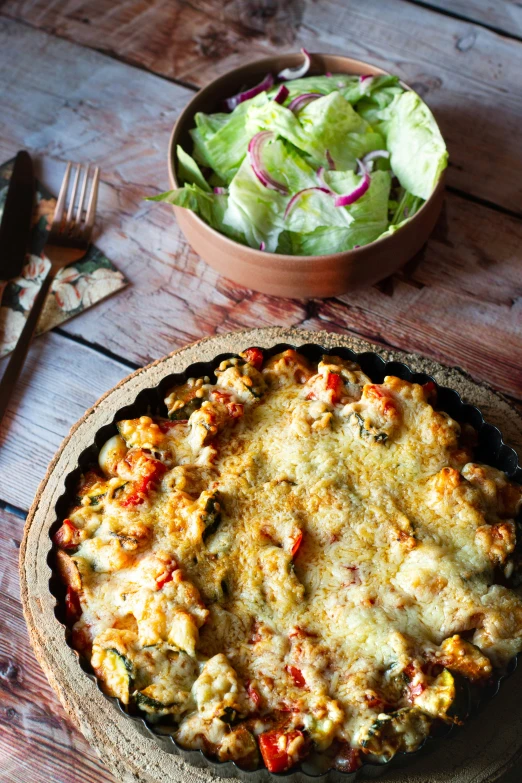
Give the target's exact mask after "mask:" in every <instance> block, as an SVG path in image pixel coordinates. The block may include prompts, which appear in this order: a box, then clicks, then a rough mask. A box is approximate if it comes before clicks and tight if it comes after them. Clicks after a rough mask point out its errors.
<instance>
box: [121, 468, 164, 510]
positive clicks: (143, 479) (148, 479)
mask: <svg viewBox="0 0 522 783" xmlns="http://www.w3.org/2000/svg"><path fill="white" fill-rule="evenodd" d="M147 463H148V464H147V472H146V473H145V475H143V476H140V478H139V479H138V480H137V481H136V482H135V484H134V491H133V492H132V493H131V494H130V495H129V496H128V497H126V498H125V500H122V501H121V503H120V505H121V506H123V507H124V508H128V507H130V506H139V504H140V503H143V501H144V500H145V498H146V496H147V492H148V491H149V490H150V489H151V488H152V486H153V485H154V484H155V483H156V482H157V481H159V479H160V478H161V477H162V476H163V474H164V473H165V472H166V470H167V468H166V467H165V465H164V464H163V462H160V461H159V460H157V459H149V460H147Z"/></svg>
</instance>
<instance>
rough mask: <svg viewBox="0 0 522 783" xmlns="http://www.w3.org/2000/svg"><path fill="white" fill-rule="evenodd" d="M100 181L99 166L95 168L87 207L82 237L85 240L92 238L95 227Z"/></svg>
mask: <svg viewBox="0 0 522 783" xmlns="http://www.w3.org/2000/svg"><path fill="white" fill-rule="evenodd" d="M99 181H100V169H99V167H98V166H96V168H95V169H94V177H93V180H92V185H91V195H90V196H89V206H88V207H87V215H86V218H85V226H84V229H83V232H82V238H83V239H84V241H85V242H88V241H89V240H90V238H91V234H92V229H93V227H94V217H95V214H96V203H97V201H98V185H99Z"/></svg>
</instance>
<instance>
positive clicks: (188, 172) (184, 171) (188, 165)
mask: <svg viewBox="0 0 522 783" xmlns="http://www.w3.org/2000/svg"><path fill="white" fill-rule="evenodd" d="M176 155H177V158H178V176H179V179H180V182H182V183H183V184H184V183H188V184H189V185H198V187H200V188H201V190H206V191H211V190H212V188H211V187H210V185H209V184H208V182H207V181H206V179H205V177H204V176H203V174H202V173H201V169H200V168H199V166H198V164H197V163H196V161H195V160H194V158H191V157H190V155H188V153H186V152H185V150H184V149H183V147H180V145H179V144H178V145H177V147H176Z"/></svg>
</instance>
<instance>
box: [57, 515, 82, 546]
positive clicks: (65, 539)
mask: <svg viewBox="0 0 522 783" xmlns="http://www.w3.org/2000/svg"><path fill="white" fill-rule="evenodd" d="M53 543H54V545H55V546H58V547H60V549H76V547H77V546H79V545H80V543H81V540H80V531H79V530H78V528H77V527H76V525H74V524H73V523H72V522H71V520H70V519H64V520H63V522H62V526H61V527H60V528H59V530H57V531H56V533H55V534H54V536H53Z"/></svg>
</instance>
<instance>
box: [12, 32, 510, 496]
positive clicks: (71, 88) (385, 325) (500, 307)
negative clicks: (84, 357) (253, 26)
mask: <svg viewBox="0 0 522 783" xmlns="http://www.w3.org/2000/svg"><path fill="white" fill-rule="evenodd" d="M8 33H9V35H8ZM12 41H14V43H12ZM0 43H1V44H2V45H1V47H0V64H3V65H2V67H1V68H0V87H2V88H5V90H6V94H8V92H7V87H8V85H9V84H11V83H12V77H11V75H10V74H11V70H10V68H11V65H9V64H10V63H12V62H14V61H15V59H16V62H17V69H18V70H17V72H18V76H19V78H18V82H20V86H17V87H16V96H17V99H16V100H15V99H14V98H13V100H12V101H10V102H9V103H8V104H7V105H6V106H4V112H3V116H2V118H0V122H2V123H3V126H2V131H3V132H2V134H0V155H2V156H3V157H4V158H7V157H9V156H10V155H12V154H13V153H14V152H15V151H16V149H17V148H18V147H20V146H26V147H28V148H29V149H32V150H33V151H36V152H37V154H38V156H39V163H40V167H41V172H42V176H43V179H44V181H46V183H47V184H48V185H50V186H51V187H52V188H54V189H55V191H56V190H57V188H58V187H59V183H60V180H61V176H62V173H63V160H64V159H67V158H69V157H70V158H72V159H83V160H91V161H96V162H97V163H98V164H99V165H101V167H102V179H103V185H102V188H101V193H100V200H99V213H100V231H101V234H100V235H99V237H98V244H99V245H100V247H101V248H102V249H103V250H104V252H105V253H106V254H107V255H108V256H109V257H110V258H112V259H113V260H114V261H115V262H116V263H117V264H118V265H119V267H120V268H121V269H122V270H123V271H124V272H125V273H126V274H127V275H128V277H129V278H130V279H131V281H132V283H133V285H131V286H130V287H129V288H127V289H126V290H125V291H123V292H121V293H119V294H118V295H117V296H115V297H113V298H111V299H109V300H107V301H105V302H103V303H101V304H99V305H97V306H96V307H95V308H93V309H92V310H89V311H86V312H85V313H83V314H82V316H81V317H80V318H77V319H75V320H73V321H70V322H69V323H68V324H66V326H65V329H66V330H67V331H68V332H69V333H70V334H74V335H78V336H81V337H85V338H86V339H87V340H90V341H92V342H93V343H98V344H101V345H102V346H104V347H105V348H108V349H110V350H111V351H112V352H113V353H115V354H116V355H121V356H124V357H126V358H127V359H129V360H132V361H134V362H136V363H139V364H144V363H147V362H148V361H150V360H151V359H155V358H158V357H159V356H161V355H163V354H165V353H168V352H169V351H171V350H173V349H174V348H176V347H179V346H180V345H182V344H184V343H186V342H189V341H192V340H195V339H197V338H199V337H201V336H204V335H208V334H213V333H214V332H215V331H223V330H225V329H239V328H246V327H251V326H257V325H271V324H279V325H282V326H292V325H300V324H302V323H304V322H306V321H307V319H308V318H309V314H310V312H311V310H310V307H311V306H310V305H308V306H307V305H306V304H305V303H304V302H298V301H287V300H279V299H276V298H269V297H266V296H263V295H261V294H255V293H252V292H251V291H248V290H247V289H242V288H239V287H237V286H235V285H234V284H233V283H230V282H229V281H227V280H225V279H223V278H219V277H218V276H217V275H216V273H215V272H214V271H213V270H211V269H210V268H209V267H207V265H206V264H204V263H203V262H202V261H201V259H199V258H198V257H197V256H196V255H195V254H194V253H193V252H192V251H191V250H190V248H189V247H188V246H187V244H186V242H185V240H184V239H183V237H181V235H180V233H179V230H178V229H177V226H176V224H175V221H174V219H173V216H172V213H171V211H170V209H169V208H168V207H165V206H162V205H153V204H152V205H151V204H147V203H145V202H143V201H142V195H143V194H144V193H153V192H155V191H156V189H157V188H158V187H159V188H161V187H167V186H168V182H167V175H166V166H165V152H166V145H167V140H168V134H169V129H170V125H171V123H172V122H173V120H174V117H175V115H176V113H177V112H178V111H179V108H180V107H181V105H183V103H184V102H185V100H186V98H187V96H188V91H186V90H184V89H183V88H181V87H179V86H177V85H174V84H170V83H168V82H165V81H163V80H161V79H158V78H156V77H155V76H153V75H151V74H148V73H144V72H142V71H138V70H136V69H132V68H130V67H129V66H127V65H125V64H123V63H120V62H115V61H114V60H110V59H108V58H106V57H104V56H102V55H100V54H98V53H96V52H92V51H89V50H85V49H82V48H80V47H78V46H75V45H73V44H70V43H68V42H65V41H60V40H56V39H51V38H50V37H49V36H48V35H47V34H45V33H42V32H39V31H34V30H31V29H29V28H27V27H24V26H22V25H19V24H17V23H13V22H8V21H6V22H4V27H3V32H2V30H0ZM51 51H52V56H51V55H50V54H49V52H51ZM55 72H59V73H60V74H61V76H60V79H61V81H60V82H59V83H58V82H56V83H55V81H53V78H54V77H53V74H54V73H55ZM49 85H53V87H52V90H49ZM10 89H11V88H10ZM49 93H50V94H49ZM66 96H68V97H66ZM521 241H522V222H521V221H519V220H517V219H515V218H511V217H508V216H505V215H503V214H501V213H499V212H498V211H495V210H492V209H488V208H486V207H483V206H480V205H477V204H474V203H470V202H469V201H467V200H466V199H462V198H459V197H458V196H455V195H452V194H449V195H448V199H447V214H446V217H445V219H443V220H442V222H441V224H440V225H439V227H438V229H437V231H436V232H435V234H434V235H433V237H432V239H431V240H430V242H429V243H428V246H427V249H426V251H425V253H424V255H423V257H422V258H421V259H420V260H419V263H418V265H417V266H416V267H415V264H412V265H411V267H410V271H409V273H408V279H409V280H410V283H409V284H408V286H409V288H410V289H411V286H412V285H416V286H426V287H429V289H430V297H431V300H430V308H431V309H430V310H426V311H425V312H424V313H423V316H422V320H423V324H424V327H423V329H424V331H423V334H424V337H423V340H422V344H420V342H419V340H418V339H417V338H416V336H415V328H413V327H411V328H409V329H406V330H405V329H402V328H401V323H402V322H403V320H404V310H403V308H404V301H403V298H402V297H401V296H399V294H398V293H392V295H391V296H388V297H387V298H386V299H385V302H386V309H385V310H382V309H381V308H380V306H377V302H380V300H381V298H382V296H383V294H380V293H379V294H377V295H375V293H374V290H373V289H370V290H369V291H368V292H366V293H364V292H360V293H355V294H353V295H352V296H350V297H346V298H344V300H343V302H342V303H339V302H338V303H337V305H336V310H335V312H336V314H338V317H339V319H340V321H339V323H340V324H342V325H343V327H344V328H346V327H348V328H350V329H351V330H353V331H355V332H358V333H360V334H365V335H374V336H378V335H394V336H393V337H392V338H390V339H392V340H393V341H394V344H395V345H398V346H399V347H402V348H405V349H408V350H409V349H411V350H422V351H423V352H424V353H426V354H428V355H433V356H435V355H436V356H440V355H441V352H440V347H439V345H438V342H439V339H440V338H439V330H440V329H441V328H443V327H444V323H442V324H441V323H440V318H441V314H443V313H445V312H446V311H450V312H453V313H459V312H464V311H466V313H468V315H467V319H468V324H467V327H466V328H465V329H461V328H460V325H459V324H457V323H456V322H455V320H452V321H450V322H449V323H448V328H447V329H445V330H444V331H445V334H444V341H445V343H444V344H445V349H444V353H445V358H446V361H449V362H450V363H455V364H459V365H461V366H463V367H464V368H465V369H466V370H468V371H469V372H470V373H471V374H472V375H473V376H474V377H476V378H478V379H480V380H487V381H489V382H490V383H491V384H492V385H493V386H496V387H497V388H500V389H502V390H504V391H506V392H508V393H509V394H511V395H513V396H514V397H522V384H521V380H520V375H519V374H517V373H513V372H512V369H511V363H512V351H514V350H515V351H520V347H521V342H520V341H521V339H522V337H521V333H522V330H521V328H520V310H521V307H520V301H521V293H522V290H521V285H522V281H521V277H520V271H519V250H518V248H519V247H520V244H521ZM386 290H388V292H389V293H390V289H389V287H388V289H386ZM372 297H373V298H374V300H375V306H374V307H372V308H370V307H367V306H366V305H364V308H365V319H364V322H362V321H360V320H359V318H358V303H359V302H361V301H364V302H366V299H368V298H369V299H371V298H372ZM422 297H423V301H426V299H425V297H426V293H424V294H423V295H422ZM312 309H313V308H312ZM491 324H494V329H492V328H491ZM399 341H403V343H401V342H399ZM497 351H498V355H497ZM492 357H495V359H494V361H493V363H492ZM504 361H506V362H507V364H506V365H505V369H503V367H502V366H501V364H502V362H504ZM0 496H1V495H0Z"/></svg>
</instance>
